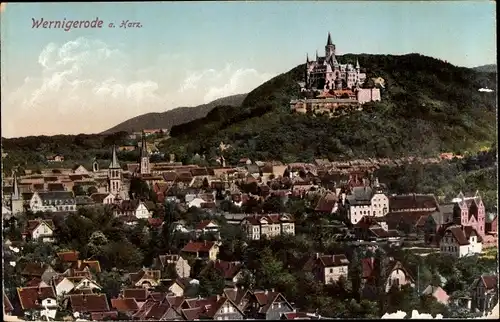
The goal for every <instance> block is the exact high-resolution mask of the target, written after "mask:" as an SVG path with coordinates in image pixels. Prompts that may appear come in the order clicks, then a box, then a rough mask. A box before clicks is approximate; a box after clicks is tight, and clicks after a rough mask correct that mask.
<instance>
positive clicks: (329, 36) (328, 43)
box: [326, 32, 333, 46]
mask: <svg viewBox="0 0 500 322" xmlns="http://www.w3.org/2000/svg"><path fill="white" fill-rule="evenodd" d="M326 45H327V46H331V45H333V42H332V36H331V35H330V32H328V40H327V41H326Z"/></svg>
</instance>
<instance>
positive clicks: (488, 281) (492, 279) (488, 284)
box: [481, 275, 498, 290]
mask: <svg viewBox="0 0 500 322" xmlns="http://www.w3.org/2000/svg"><path fill="white" fill-rule="evenodd" d="M481 280H482V282H483V285H484V287H485V288H486V289H487V290H491V289H497V288H498V275H483V276H481Z"/></svg>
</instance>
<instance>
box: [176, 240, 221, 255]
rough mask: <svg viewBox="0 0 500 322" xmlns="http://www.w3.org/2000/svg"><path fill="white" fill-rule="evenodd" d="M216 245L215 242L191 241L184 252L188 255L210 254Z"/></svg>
mask: <svg viewBox="0 0 500 322" xmlns="http://www.w3.org/2000/svg"><path fill="white" fill-rule="evenodd" d="M214 245H215V242H213V241H202V242H193V241H190V242H189V243H188V244H187V245H186V246H184V248H183V249H182V251H183V252H187V253H196V252H208V251H210V249H212V247H213V246H214Z"/></svg>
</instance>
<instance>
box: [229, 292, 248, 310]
mask: <svg viewBox="0 0 500 322" xmlns="http://www.w3.org/2000/svg"><path fill="white" fill-rule="evenodd" d="M224 295H225V296H226V297H227V298H228V299H230V300H231V301H233V303H234V304H236V305H237V306H238V307H240V305H241V301H242V300H243V299H244V298H245V296H247V295H249V292H248V290H245V289H242V288H225V289H224Z"/></svg>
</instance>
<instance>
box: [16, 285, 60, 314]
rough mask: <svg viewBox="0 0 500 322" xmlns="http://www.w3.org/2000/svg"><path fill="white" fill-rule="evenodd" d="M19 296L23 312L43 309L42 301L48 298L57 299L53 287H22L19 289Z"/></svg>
mask: <svg viewBox="0 0 500 322" xmlns="http://www.w3.org/2000/svg"><path fill="white" fill-rule="evenodd" d="M17 295H18V296H19V302H20V303H21V308H22V309H23V310H30V309H41V308H42V300H45V299H48V298H50V299H56V293H55V292H54V288H53V287H51V286H45V287H38V286H33V287H21V288H18V289H17Z"/></svg>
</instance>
